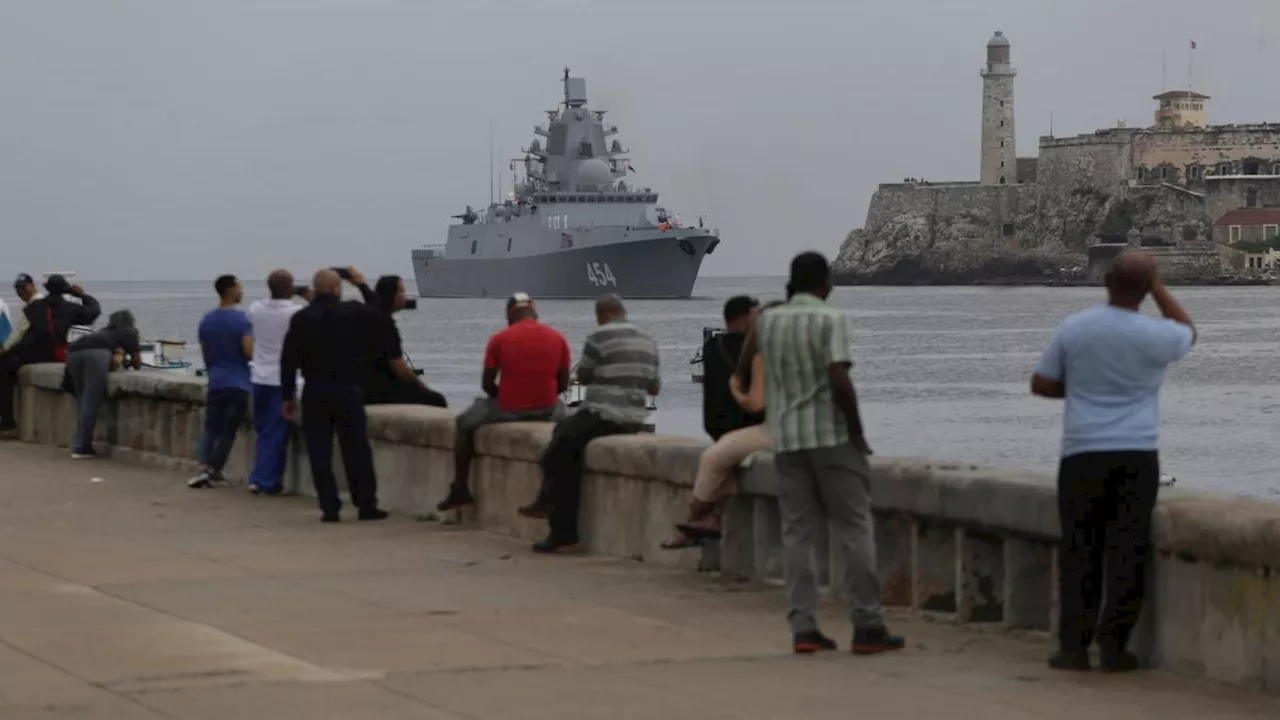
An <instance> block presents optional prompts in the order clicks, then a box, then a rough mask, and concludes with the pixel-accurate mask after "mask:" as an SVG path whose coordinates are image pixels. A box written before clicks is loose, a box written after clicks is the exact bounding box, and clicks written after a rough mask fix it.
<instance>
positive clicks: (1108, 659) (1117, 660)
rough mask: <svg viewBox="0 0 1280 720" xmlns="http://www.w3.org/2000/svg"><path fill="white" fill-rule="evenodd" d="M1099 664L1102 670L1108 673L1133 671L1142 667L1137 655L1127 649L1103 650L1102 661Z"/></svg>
mask: <svg viewBox="0 0 1280 720" xmlns="http://www.w3.org/2000/svg"><path fill="white" fill-rule="evenodd" d="M1099 664H1100V665H1101V666H1102V672H1109V673H1117V672H1133V671H1134V670H1139V669H1141V668H1142V663H1141V662H1139V660H1138V656H1137V655H1134V654H1133V653H1131V652H1129V651H1127V650H1112V651H1108V650H1103V651H1102V662H1101V663H1099Z"/></svg>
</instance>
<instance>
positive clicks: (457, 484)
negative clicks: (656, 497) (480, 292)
mask: <svg viewBox="0 0 1280 720" xmlns="http://www.w3.org/2000/svg"><path fill="white" fill-rule="evenodd" d="M480 387H481V388H483V389H484V392H485V394H484V396H483V397H480V398H477V399H476V401H475V402H474V403H472V405H471V407H470V408H468V409H467V411H466V412H464V413H462V414H461V415H459V416H458V425H457V433H456V439H455V440H454V455H453V462H454V465H453V467H454V476H453V484H452V485H450V486H449V496H448V497H446V498H445V499H444V501H443V502H441V503H440V504H439V505H437V506H436V509H437V510H439V511H440V512H446V511H449V510H454V509H457V508H460V507H465V506H467V505H474V504H475V498H474V497H472V495H471V490H470V488H469V487H468V485H467V479H468V477H469V476H470V474H471V455H472V442H473V439H474V437H475V432H476V430H477V429H478V428H480V427H481V426H483V425H492V424H494V423H504V422H521V421H530V420H533V421H536V420H556V419H559V417H560V416H562V415H563V414H564V405H563V404H562V403H561V402H560V395H561V394H562V393H563V392H564V391H565V390H566V389H567V388H568V387H569V343H567V342H565V339H564V336H563V335H561V334H560V333H559V332H557V331H556V330H555V329H554V328H551V327H548V326H546V325H543V324H542V323H540V322H538V313H537V310H535V309H534V304H533V298H531V297H529V296H528V295H527V294H525V293H516V294H515V295H512V296H511V297H510V298H509V299H508V300H507V328H506V329H505V330H501V331H499V332H498V333H496V334H495V335H494V336H493V337H491V338H489V345H488V347H487V348H485V351H484V375H483V376H482V378H481V380H480Z"/></svg>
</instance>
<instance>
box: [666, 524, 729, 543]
mask: <svg viewBox="0 0 1280 720" xmlns="http://www.w3.org/2000/svg"><path fill="white" fill-rule="evenodd" d="M676 529H677V530H679V531H680V532H681V533H683V534H684V535H685V536H686V537H688V538H690V539H693V540H697V541H698V542H700V543H702V542H706V541H707V540H719V539H720V537H721V532H720V529H719V528H712V527H707V526H705V525H694V524H691V523H680V524H679V525H676Z"/></svg>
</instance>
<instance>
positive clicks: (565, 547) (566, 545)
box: [533, 537, 578, 554]
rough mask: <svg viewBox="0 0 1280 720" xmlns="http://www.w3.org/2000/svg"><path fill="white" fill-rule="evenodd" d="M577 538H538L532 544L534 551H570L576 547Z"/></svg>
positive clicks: (545, 552)
mask: <svg viewBox="0 0 1280 720" xmlns="http://www.w3.org/2000/svg"><path fill="white" fill-rule="evenodd" d="M577 545H578V541H577V540H557V539H556V538H553V537H548V538H547V539H545V540H539V541H538V542H536V543H534V544H533V551H534V552H536V553H543V554H551V553H561V552H571V551H573V550H574V549H576V548H577Z"/></svg>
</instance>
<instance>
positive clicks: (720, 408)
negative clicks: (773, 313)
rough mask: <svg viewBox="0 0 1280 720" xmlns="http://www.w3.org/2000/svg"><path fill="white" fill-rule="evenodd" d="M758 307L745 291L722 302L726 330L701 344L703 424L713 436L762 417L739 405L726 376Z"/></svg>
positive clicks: (735, 362) (731, 370)
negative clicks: (735, 400)
mask: <svg viewBox="0 0 1280 720" xmlns="http://www.w3.org/2000/svg"><path fill="white" fill-rule="evenodd" d="M759 310H760V301H758V300H756V299H755V298H753V297H748V296H746V295H738V296H737V297H732V298H729V300H728V302H726V303H725V304H724V324H725V332H723V333H720V334H719V335H715V336H713V337H712V338H711V339H710V340H708V341H707V344H706V345H705V346H703V348H702V426H703V428H704V429H705V430H706V431H707V434H708V435H710V436H711V439H712V440H719V439H720V437H721V436H722V435H724V434H725V433H728V432H732V431H734V430H737V429H739V428H744V427H747V426H749V425H758V424H760V423H761V422H762V421H763V420H764V418H763V417H762V416H760V415H758V414H756V413H750V412H747V411H745V410H743V409H742V407H741V406H740V405H738V403H736V402H734V400H733V395H731V394H730V393H729V377H730V376H731V375H733V374H734V372H736V371H737V369H738V358H739V356H741V355H742V346H743V344H744V343H745V342H746V338H747V330H749V329H750V328H751V323H752V322H754V321H755V317H756V313H758V312H759Z"/></svg>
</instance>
